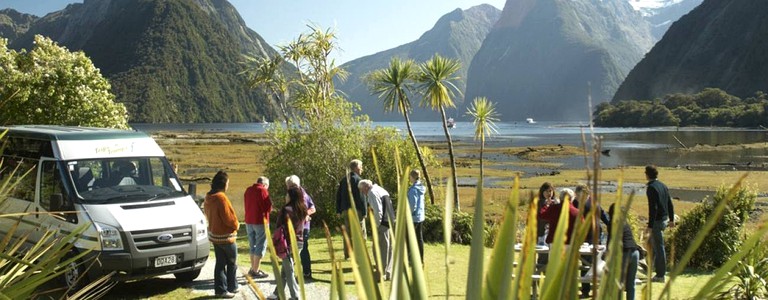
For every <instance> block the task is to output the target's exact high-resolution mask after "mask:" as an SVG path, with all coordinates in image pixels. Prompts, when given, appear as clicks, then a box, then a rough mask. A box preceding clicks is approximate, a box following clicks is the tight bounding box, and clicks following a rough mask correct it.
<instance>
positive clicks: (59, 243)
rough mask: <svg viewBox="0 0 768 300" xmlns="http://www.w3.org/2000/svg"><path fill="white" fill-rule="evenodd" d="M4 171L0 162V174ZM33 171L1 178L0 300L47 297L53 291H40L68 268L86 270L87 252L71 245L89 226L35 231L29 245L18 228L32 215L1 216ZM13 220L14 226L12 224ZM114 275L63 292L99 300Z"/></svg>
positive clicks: (27, 236) (25, 234) (13, 172)
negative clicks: (3, 227) (4, 230)
mask: <svg viewBox="0 0 768 300" xmlns="http://www.w3.org/2000/svg"><path fill="white" fill-rule="evenodd" d="M5 133H6V132H0V153H2V148H3V146H2V145H3V142H2V140H3V137H4V136H5ZM4 168H6V166H4V165H3V162H2V160H0V170H2V169H4ZM33 170H34V169H30V170H20V169H19V167H18V166H17V167H16V168H14V169H13V170H9V172H8V175H7V176H5V178H3V179H0V212H3V213H0V219H3V222H7V223H6V224H9V226H10V227H9V228H8V231H7V233H6V234H5V236H3V237H2V239H0V299H29V298H38V297H41V296H43V295H49V296H50V294H51V293H55V292H61V291H62V290H61V289H57V290H41V289H42V288H44V287H45V286H47V284H48V283H49V282H51V281H54V280H55V279H59V278H62V277H63V276H64V274H65V273H67V272H70V268H82V269H83V270H85V269H86V266H88V263H89V262H90V263H93V261H85V257H86V255H88V254H89V252H90V251H89V250H84V251H79V252H77V251H75V250H74V243H73V241H75V240H77V237H78V236H79V235H81V234H82V233H83V232H84V231H85V230H86V229H87V228H88V226H90V223H85V224H82V225H80V226H78V227H77V228H76V229H75V230H73V231H72V232H65V231H63V230H59V229H57V228H37V229H35V230H40V231H41V237H40V238H39V239H38V240H37V241H35V242H34V243H31V242H30V241H29V239H30V236H31V234H32V232H30V231H26V232H22V231H20V230H19V225H20V224H21V223H22V222H24V221H23V219H24V218H25V217H28V216H30V215H32V214H34V213H32V212H22V213H5V212H4V211H6V210H5V209H6V207H7V205H8V203H6V201H7V199H8V197H9V195H10V191H12V190H13V189H14V188H15V187H16V186H17V185H18V183H19V182H21V180H22V179H23V178H24V177H25V176H28V175H29V176H32V174H34V172H33ZM13 220H15V222H14V221H13ZM80 275H81V276H80V277H79V278H73V282H83V281H84V280H85V279H84V274H80ZM112 275H114V273H110V274H107V275H105V276H102V277H100V278H94V280H92V281H91V282H90V283H87V284H85V283H82V284H78V283H73V286H77V285H80V286H81V288H79V289H78V290H73V289H72V287H70V288H69V289H67V288H65V291H64V292H65V293H66V294H69V296H68V298H69V299H91V298H100V297H103V296H104V295H105V294H106V293H107V292H109V290H110V289H111V288H112V287H113V286H114V284H115V283H114V282H113V281H112V280H111V277H112Z"/></svg>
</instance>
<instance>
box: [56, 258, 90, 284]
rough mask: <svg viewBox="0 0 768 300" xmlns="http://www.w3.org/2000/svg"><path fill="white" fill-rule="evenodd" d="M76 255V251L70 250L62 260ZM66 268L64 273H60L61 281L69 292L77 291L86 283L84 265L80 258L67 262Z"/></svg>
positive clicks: (86, 277) (86, 276)
mask: <svg viewBox="0 0 768 300" xmlns="http://www.w3.org/2000/svg"><path fill="white" fill-rule="evenodd" d="M76 255H77V252H75V251H74V250H73V251H70V252H69V253H67V255H65V256H64V257H63V258H62V261H67V260H69V259H70V258H72V257H75V256H76ZM66 268H67V269H66V270H65V271H64V273H63V274H61V281H62V283H64V286H66V288H67V289H68V290H69V291H70V292H75V291H78V290H80V288H82V287H84V286H85V285H87V284H88V282H89V280H88V274H86V273H85V266H84V265H83V262H82V261H81V260H79V259H78V260H76V261H73V262H71V263H69V265H67V266H66Z"/></svg>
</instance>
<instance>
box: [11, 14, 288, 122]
mask: <svg viewBox="0 0 768 300" xmlns="http://www.w3.org/2000/svg"><path fill="white" fill-rule="evenodd" d="M243 28H247V27H246V26H245V24H244V23H242V18H240V17H239V14H237V12H236V10H234V7H232V6H231V4H229V3H228V2H227V1H225V0H196V1H194V2H192V1H157V0H138V1H129V0H98V1H97V0H86V1H84V2H83V3H75V4H70V5H68V6H67V7H66V8H64V9H63V10H61V11H57V12H53V13H50V14H48V15H46V16H45V17H43V18H41V19H39V20H38V21H37V22H35V23H34V24H33V25H32V27H31V28H30V30H28V31H27V32H26V33H25V34H24V35H22V36H21V37H19V38H18V39H17V40H16V41H15V42H14V43H13V44H12V45H11V46H12V47H13V48H16V49H20V48H29V47H30V46H31V39H32V37H33V36H34V35H35V34H42V35H45V36H48V37H51V38H52V39H53V40H54V41H57V42H58V43H59V44H61V45H63V46H66V47H67V48H69V49H70V50H72V51H78V50H82V51H83V52H85V53H86V55H88V56H89V57H90V58H91V60H92V61H93V62H94V65H96V66H97V67H98V68H100V69H101V71H102V74H103V75H104V76H105V77H107V78H108V79H109V80H110V83H111V84H112V90H113V93H114V94H115V95H116V97H117V98H116V100H117V101H118V102H121V103H124V104H125V105H126V108H127V109H128V112H129V116H130V120H131V122H151V123H169V122H173V123H187V122H253V121H263V120H273V119H274V118H275V116H276V113H275V112H276V111H275V107H274V106H273V105H272V104H271V102H270V101H268V100H267V99H266V97H265V96H264V95H263V94H262V93H261V92H259V91H254V90H250V89H249V88H248V83H247V79H246V78H244V77H243V76H242V75H239V73H240V72H241V71H242V69H243V66H242V65H240V64H239V62H240V61H242V60H243V59H242V57H241V55H242V54H249V55H254V56H257V57H259V56H261V57H263V56H266V55H270V56H271V55H274V54H276V53H277V52H276V51H275V50H274V49H271V48H269V46H268V45H266V43H264V42H263V39H261V37H260V36H258V34H256V33H255V32H252V31H250V32H249V31H248V30H245V29H243ZM233 30H235V32H232V31H233ZM237 30H239V31H240V32H237ZM239 34H243V36H239ZM233 45H234V46H235V47H232V46H233Z"/></svg>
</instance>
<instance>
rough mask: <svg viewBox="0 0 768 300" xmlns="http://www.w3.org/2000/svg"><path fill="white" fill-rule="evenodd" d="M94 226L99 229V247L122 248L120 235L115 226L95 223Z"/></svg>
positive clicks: (105, 248)
mask: <svg viewBox="0 0 768 300" xmlns="http://www.w3.org/2000/svg"><path fill="white" fill-rule="evenodd" d="M96 228H97V229H98V230H99V239H100V240H101V248H102V250H104V251H115V250H123V239H122V238H121V237H120V231H119V230H117V228H115V227H112V226H109V225H104V224H98V223H97V224H96Z"/></svg>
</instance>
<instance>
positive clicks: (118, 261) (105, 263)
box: [85, 241, 210, 281]
mask: <svg viewBox="0 0 768 300" xmlns="http://www.w3.org/2000/svg"><path fill="white" fill-rule="evenodd" d="M209 253H210V246H209V244H208V241H204V242H202V241H201V242H200V243H198V244H197V245H196V246H195V247H183V248H178V249H163V250H162V251H151V252H147V253H131V252H128V251H92V252H90V253H89V254H88V255H87V256H88V259H87V260H86V261H87V263H86V264H85V267H86V268H88V267H89V265H90V262H93V265H92V266H90V269H88V279H90V280H96V279H98V278H99V277H101V276H104V275H106V274H109V273H111V272H115V274H114V275H113V276H112V279H114V280H118V281H126V280H138V279H143V278H149V277H155V276H160V275H165V274H173V273H181V272H189V271H194V270H199V269H202V268H203V266H204V265H205V262H206V261H207V260H208V254H209ZM167 255H175V256H176V264H174V265H170V266H161V267H155V259H156V258H157V257H161V256H167Z"/></svg>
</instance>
